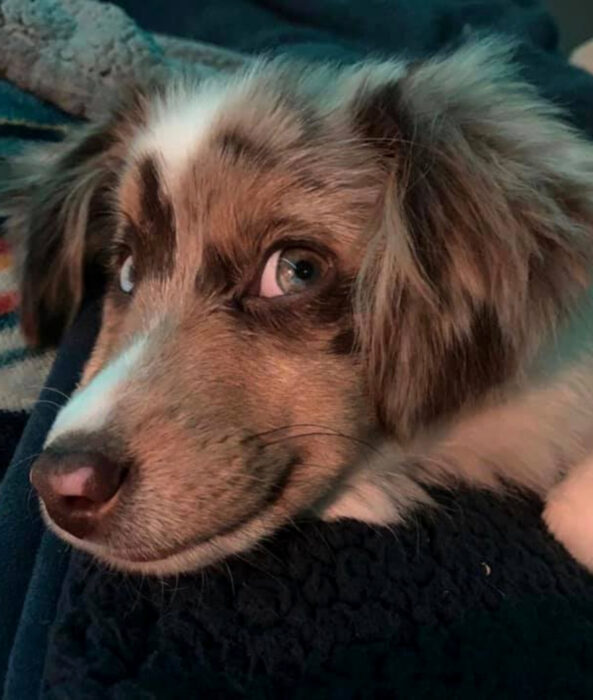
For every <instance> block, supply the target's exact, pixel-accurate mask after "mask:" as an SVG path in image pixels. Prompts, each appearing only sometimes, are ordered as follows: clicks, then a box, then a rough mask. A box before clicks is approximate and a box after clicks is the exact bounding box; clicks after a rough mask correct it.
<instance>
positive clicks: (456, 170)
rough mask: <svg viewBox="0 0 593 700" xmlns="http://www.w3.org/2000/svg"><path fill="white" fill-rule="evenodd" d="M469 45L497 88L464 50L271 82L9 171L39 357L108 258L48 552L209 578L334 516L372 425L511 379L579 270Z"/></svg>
mask: <svg viewBox="0 0 593 700" xmlns="http://www.w3.org/2000/svg"><path fill="white" fill-rule="evenodd" d="M472 51H474V54H472ZM467 53H469V54H470V55H473V57H474V59H475V61H476V70H478V72H479V71H480V70H482V71H483V75H482V77H481V80H485V81H492V84H493V86H494V87H493V90H494V92H495V93H496V89H494V88H497V90H498V91H499V92H498V97H496V98H495V99H490V97H489V92H488V90H486V91H482V92H483V94H481V96H480V95H477V96H476V95H474V98H471V97H470V95H469V93H468V92H466V87H467V86H465V85H462V84H461V83H460V82H459V80H458V77H459V76H456V74H455V71H457V72H459V70H460V66H461V67H462V66H463V60H465V61H467V60H468V57H467V55H465V58H463V54H461V59H463V60H461V59H460V58H459V57H457V59H451V58H447V59H442V60H441V62H440V63H438V62H435V63H433V64H427V67H426V68H425V69H424V73H423V72H422V71H423V69H422V68H413V69H411V68H409V67H406V66H404V65H399V64H398V65H385V64H383V65H379V66H374V67H373V66H371V67H362V68H357V69H353V70H350V71H346V72H344V73H335V72H331V71H326V70H323V69H319V70H314V71H303V70H302V69H299V70H296V69H290V68H289V67H287V66H282V65H281V66H278V65H272V66H258V67H257V68H256V69H254V70H252V71H250V72H248V73H246V74H245V75H242V76H239V77H235V78H232V79H227V80H224V81H221V82H220V83H213V84H211V83H207V84H206V85H202V86H198V87H194V88H188V87H178V88H174V87H173V88H168V89H167V90H165V91H162V92H160V93H158V94H155V95H153V96H139V97H137V98H136V101H135V103H134V104H129V105H128V106H126V107H125V108H124V109H123V110H122V111H120V112H119V113H117V114H115V116H114V117H113V118H112V119H111V120H109V122H108V123H107V124H106V125H103V126H100V127H97V128H94V129H92V130H91V131H90V133H87V134H85V135H82V136H79V137H78V138H77V140H76V141H75V142H73V143H71V144H67V145H65V146H62V147H61V148H60V149H59V150H58V151H57V152H56V153H55V154H54V155H53V156H51V157H49V158H48V161H47V165H46V172H44V173H43V174H41V175H38V174H35V175H33V176H31V175H28V176H25V177H24V178H23V179H22V180H21V181H20V182H19V183H18V186H17V187H15V188H14V190H13V193H12V197H13V203H12V207H13V211H12V215H11V218H10V219H9V228H10V229H11V230H12V232H13V234H14V235H17V234H19V235H22V232H23V230H25V231H26V232H27V234H28V236H27V244H26V246H25V256H24V264H23V283H22V291H23V324H24V328H25V330H26V332H27V334H28V335H29V337H30V339H31V340H32V341H33V342H43V341H45V340H46V339H51V338H55V337H56V336H57V335H59V333H60V332H61V330H62V328H63V326H64V325H65V323H67V322H68V321H69V320H70V319H71V318H72V315H73V313H74V311H75V310H76V307H77V306H78V303H79V301H80V299H81V296H82V293H83V291H82V289H83V284H84V282H85V280H87V281H88V277H89V275H92V274H94V270H93V265H95V264H96V262H97V261H101V262H102V264H103V267H104V269H105V278H106V293H105V301H104V310H103V321H102V327H101V331H100V334H99V338H98V341H97V344H96V347H95V350H94V352H93V354H92V357H91V359H90V361H89V363H88V365H87V367H86V370H85V373H84V376H83V379H82V382H81V385H80V388H79V389H78V391H77V392H76V393H75V394H74V396H73V397H72V399H71V400H70V402H69V403H68V404H67V405H66V406H65V407H64V408H63V409H62V411H61V412H60V413H59V415H58V417H57V420H56V422H55V424H54V426H53V428H52V430H51V432H50V434H49V436H48V439H47V442H46V451H45V453H44V455H42V457H41V458H40V459H39V461H38V462H37V464H36V466H35V467H34V469H33V482H34V484H35V486H36V487H37V489H38V491H39V492H40V494H41V496H42V500H43V503H44V513H45V516H46V519H47V521H48V523H49V524H50V526H51V527H53V528H54V529H55V530H56V531H57V532H58V533H59V534H60V535H61V536H63V537H64V538H65V539H67V540H69V541H70V542H72V543H73V544H75V545H77V546H79V547H81V548H83V549H86V550H88V551H90V552H92V553H94V554H95V555H97V556H99V557H100V558H102V559H104V560H106V561H108V562H110V563H112V564H114V565H116V566H119V567H120V568H124V569H129V570H139V571H145V572H156V573H168V572H174V571H179V570H183V569H188V568H193V567H195V566H199V565H203V564H205V563H208V562H210V561H213V560H215V559H217V558H220V557H221V556H225V555H227V554H229V553H232V552H236V551H240V550H243V549H245V548H247V547H249V546H251V545H252V544H254V543H255V542H256V541H257V540H259V539H260V538H261V537H263V536H264V535H266V534H268V533H270V532H272V531H273V530H274V529H276V528H278V527H279V526H281V525H282V524H284V523H287V522H289V521H291V520H292V519H293V518H295V517H297V516H299V515H301V514H303V513H304V512H307V511H312V510H313V511H316V512H321V511H322V510H323V508H324V507H325V506H326V505H327V504H328V503H330V504H331V503H334V502H335V501H336V499H339V497H340V489H341V487H342V486H343V484H344V482H345V481H347V479H348V477H349V475H350V473H351V470H353V469H354V470H355V469H359V468H361V465H364V462H365V459H366V457H367V456H368V454H367V451H366V445H368V444H369V443H371V442H372V441H374V440H375V439H376V438H377V437H378V436H390V437H397V438H399V439H401V440H405V439H407V438H409V437H410V436H412V435H414V434H415V433H416V432H417V431H419V430H423V429H426V427H427V426H430V425H433V424H434V423H436V422H442V421H443V420H448V419H450V418H451V416H454V415H456V414H457V412H458V411H460V410H462V409H464V408H467V407H468V406H471V405H473V404H474V403H475V402H477V401H480V400H481V399H483V398H484V397H485V396H487V395H488V394H489V392H491V391H492V390H495V389H497V388H498V387H500V386H501V385H502V384H504V383H505V382H507V381H508V380H511V379H513V377H514V376H515V375H516V373H517V372H518V371H519V370H520V368H521V365H522V360H523V357H524V356H525V355H526V354H528V352H529V350H530V348H531V345H532V339H533V338H534V337H536V336H538V335H539V334H541V332H543V330H542V329H543V328H544V327H545V326H546V324H547V323H548V322H549V321H550V319H552V318H554V317H555V315H556V314H557V313H558V312H559V309H560V308H561V307H562V305H563V304H564V303H565V302H566V300H567V298H570V297H571V295H572V294H573V293H576V291H575V290H576V287H577V286H578V284H577V280H578V278H579V274H580V273H581V272H582V269H581V267H580V259H579V254H578V253H575V252H574V251H573V250H567V249H566V247H565V246H564V245H563V241H562V238H561V236H559V235H557V234H558V232H557V231H553V232H552V230H551V226H548V224H549V222H546V220H545V216H543V215H542V212H544V213H547V212H546V211H545V208H546V207H550V206H552V205H551V203H550V201H548V200H547V199H545V198H544V197H543V195H542V196H541V197H539V195H538V196H535V194H534V192H533V191H528V188H525V187H523V186H522V185H523V184H524V179H525V178H527V179H529V178H531V179H530V180H529V182H530V185H533V183H534V182H535V181H536V180H538V179H541V181H542V183H543V182H544V181H546V182H547V185H546V186H548V187H552V184H550V183H549V177H548V174H547V172H548V171H546V170H545V167H544V166H545V163H544V160H545V159H544V156H543V155H542V154H538V153H537V144H533V143H529V144H523V145H521V144H520V141H519V138H518V135H519V132H521V130H522V129H524V128H525V125H526V121H527V120H528V117H529V115H528V112H529V109H530V108H531V107H532V103H531V101H530V100H529V99H527V98H525V100H523V101H522V100H521V99H520V97H519V96H518V95H517V94H516V90H517V88H516V87H515V88H513V87H509V86H508V85H507V86H506V87H505V85H506V83H505V76H503V75H499V73H498V72H497V71H498V69H495V68H494V67H493V66H492V65H491V64H490V61H491V59H489V58H488V51H484V49H481V48H477V49H472V50H466V54H467ZM439 70H440V73H439ZM447 76H448V77H449V78H451V77H454V79H455V80H454V82H455V85H446V84H443V79H444V78H445V77H447ZM474 87H475V86H474ZM469 89H470V88H467V90H469ZM451 91H452V92H451ZM505 91H506V92H505ZM501 95H502V96H503V97H504V96H505V95H506V97H508V98H509V99H511V98H512V100H514V103H513V104H511V105H510V106H508V108H509V109H510V110H511V112H512V117H513V119H514V125H513V126H512V128H511V126H509V125H508V124H507V125H506V126H505V124H501V125H495V124H494V122H493V117H494V116H496V110H497V109H500V103H499V98H500V96H501ZM452 96H453V97H455V99H452ZM478 98H480V99H482V103H479V99H478ZM472 99H477V100H478V103H479V104H477V105H474V104H473V102H472ZM427 100H428V102H427ZM484 101H485V102H484ZM429 103H430V104H429ZM429 108H430V109H431V110H434V112H435V114H438V115H440V117H441V119H443V123H442V124H441V126H440V129H441V130H440V131H439V127H438V126H437V124H438V120H436V121H435V120H434V119H433V118H432V117H430V118H429V116H430V115H429V113H428V112H427V109H429ZM486 108H487V109H488V110H490V111H489V112H487V113H482V114H478V112H477V110H478V109H479V110H482V111H484V110H485V109H486ZM445 121H446V123H445ZM429 124H432V129H433V130H432V131H430V130H428V125H429ZM544 126H545V127H546V128H548V129H555V130H556V132H557V133H556V132H554V135H556V136H559V137H564V131H563V127H561V126H559V125H557V124H556V123H555V122H553V121H551V120H549V119H547V118H544V117H543V116H542V123H541V124H540V125H539V127H540V129H541V130H542V132H543V131H544V129H543V127H544ZM418 129H420V132H419V131H418ZM487 129H490V131H487V133H484V130H487ZM422 130H424V131H422ZM515 131H517V133H515ZM548 135H549V134H548ZM540 136H541V134H540ZM517 149H519V150H517ZM501 158H506V159H507V160H508V162H507V163H506V165H505V167H506V170H505V171H504V172H502V171H500V172H497V171H496V168H497V167H498V165H499V163H500V160H501ZM489 168H490V170H488V169H489ZM548 169H549V164H548ZM27 178H28V179H27ZM521 178H523V180H521ZM546 178H547V179H546ZM570 184H571V185H572V184H574V183H573V182H572V183H570ZM565 186H568V185H567V182H564V181H562V178H561V177H560V176H558V178H557V184H556V185H554V187H557V188H558V189H559V190H562V189H563V188H564V187H565ZM19 188H20V189H19ZM521 205H524V206H523V207H521ZM552 233H553V234H554V235H552ZM505 237H506V239H505ZM542 241H543V242H545V245H544V244H542ZM50 259H51V261H52V262H51V265H52V267H53V272H50V274H49V275H48V269H47V268H48V264H50V263H49V262H48V261H49V260H50ZM540 269H541V270H544V272H542V273H541V276H540V277H541V278H540V277H538V275H537V274H536V275H535V276H534V271H535V272H536V273H537V271H539V270H540ZM569 279H570V280H573V282H574V283H572V282H569V281H568V280H569ZM367 496H368V494H367ZM377 508H380V506H379V505H377ZM354 511H356V512H357V513H360V512H363V511H364V512H365V513H368V512H369V508H368V503H367V504H365V507H364V508H362V509H360V508H358V509H357V508H354ZM346 514H347V513H346ZM365 517H367V519H370V520H376V521H379V522H380V521H381V520H382V519H384V518H383V517H382V516H381V514H379V513H377V514H376V517H374V516H373V514H372V513H371V514H370V515H368V516H365Z"/></svg>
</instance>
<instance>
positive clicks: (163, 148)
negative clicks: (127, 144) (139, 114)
mask: <svg viewBox="0 0 593 700" xmlns="http://www.w3.org/2000/svg"><path fill="white" fill-rule="evenodd" d="M227 99H228V93H227V90H226V89H225V86H224V85H220V84H216V83H214V84H206V85H204V86H203V87H201V88H195V89H193V90H192V89H191V88H184V87H180V86H177V87H173V88H171V89H170V90H169V91H168V93H166V94H165V95H164V96H162V97H159V98H157V99H156V100H155V102H154V103H153V104H152V106H151V109H150V112H149V117H148V123H147V125H146V127H145V128H144V129H143V130H142V131H141V133H140V134H139V136H138V138H137V139H136V141H135V143H134V144H133V147H132V150H133V152H134V153H135V154H136V156H137V157H141V156H154V155H157V156H158V157H159V159H160V160H161V162H163V164H164V166H165V170H166V171H167V172H168V173H170V172H175V171H178V170H181V169H183V167H184V166H185V165H186V163H187V161H188V160H189V159H190V158H191V156H192V155H194V153H195V151H196V149H197V148H198V147H199V146H200V144H202V143H204V141H205V140H206V139H207V138H208V136H209V135H210V133H211V131H212V129H213V127H214V126H215V124H216V121H217V117H218V115H220V114H221V112H222V111H223V107H224V105H225V102H226V101H227Z"/></svg>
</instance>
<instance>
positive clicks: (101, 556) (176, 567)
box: [41, 504, 280, 576]
mask: <svg viewBox="0 0 593 700" xmlns="http://www.w3.org/2000/svg"><path fill="white" fill-rule="evenodd" d="M41 513H42V517H43V520H44V522H45V524H46V525H47V527H48V528H49V529H50V530H51V531H52V532H54V533H55V534H56V535H57V536H58V537H59V538H60V539H62V540H64V541H65V542H67V543H68V544H70V545H72V547H74V548H75V549H78V550H80V551H83V552H86V553H87V554H90V555H91V556H92V557H94V558H95V559H97V560H98V561H100V562H101V563H102V564H105V565H107V566H108V567H109V568H112V569H116V570H118V571H122V572H125V573H132V574H148V575H152V576H169V575H170V576H173V575H175V574H181V573H189V572H192V571H197V570H199V569H202V568H204V567H205V566H209V565H212V564H216V563H217V562H219V561H221V560H223V559H226V558H227V557H229V556H232V555H234V554H239V553H241V552H245V551H247V550H249V549H251V548H252V547H253V546H254V545H255V544H257V542H258V541H260V540H261V539H262V538H264V537H266V536H268V535H270V534H271V533H272V532H274V531H275V530H277V529H278V527H279V525H280V523H278V521H277V517H274V513H273V509H272V508H270V509H268V510H267V511H264V512H263V513H260V514H258V515H257V516H256V517H254V518H252V519H251V520H249V521H248V522H246V523H244V524H243V525H242V526H241V527H239V528H237V529H234V530H232V531H230V532H226V533H225V534H222V535H216V536H214V537H212V538H210V539H209V540H206V541H200V542H199V544H194V545H191V544H190V545H188V546H187V547H185V548H183V549H176V550H175V551H174V552H172V553H170V554H163V555H160V556H157V557H155V558H149V557H147V556H144V555H143V554H141V553H139V552H134V551H133V550H129V551H125V552H124V551H120V550H116V549H113V548H110V547H108V546H106V545H103V544H101V543H98V542H91V541H89V540H85V539H81V538H78V537H75V536H74V535H72V534H70V533H69V532H67V531H66V530H64V529H62V528H61V527H60V526H59V525H57V524H56V523H55V522H54V521H53V520H52V519H51V517H50V516H49V514H48V513H47V510H46V508H45V506H44V505H43V504H41Z"/></svg>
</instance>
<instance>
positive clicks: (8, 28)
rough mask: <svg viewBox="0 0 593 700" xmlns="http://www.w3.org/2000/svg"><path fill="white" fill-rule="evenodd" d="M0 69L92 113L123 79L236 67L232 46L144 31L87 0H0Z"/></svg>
mask: <svg viewBox="0 0 593 700" xmlns="http://www.w3.org/2000/svg"><path fill="white" fill-rule="evenodd" d="M0 20H1V21H0V74H1V75H3V76H5V77H6V78H7V79H8V80H10V81H11V82H12V83H14V84H15V85H18V86H19V87H21V88H23V89H24V90H27V91H29V92H32V93H34V94H35V95H37V96H38V97H41V98H42V99H46V100H49V101H51V102H52V103H53V104H55V105H57V106H58V107H61V108H62V109H63V110H65V111H67V112H69V113H71V114H74V115H77V116H86V117H94V116H97V115H99V114H101V112H102V110H104V109H105V103H106V100H105V96H106V95H109V94H112V93H113V92H114V91H115V90H116V89H117V87H118V86H120V85H121V84H122V83H124V82H125V83H129V82H134V81H141V80H144V79H147V78H149V77H150V76H159V75H167V74H168V73H169V72H176V71H179V70H181V69H183V70H184V71H188V70H191V71H193V72H195V73H196V75H197V76H202V75H206V74H207V73H208V72H209V71H211V70H220V69H229V68H235V67H237V66H238V65H240V64H241V62H242V60H243V59H242V58H241V57H240V56H239V55H238V54H235V53H233V52H231V51H225V50H223V49H217V48H215V47H211V46H206V45H201V44H198V43H194V42H187V41H183V40H178V39H172V38H170V37H163V36H156V35H152V34H149V33H147V32H145V31H142V30H141V29H140V28H139V27H138V26H137V25H136V24H135V23H134V22H133V20H131V19H130V18H129V17H128V16H127V15H126V14H125V12H123V11H122V10H121V9H119V8H118V7H116V6H115V5H112V4H110V3H99V2H93V1H92V0H37V2H23V0H2V2H1V3H0Z"/></svg>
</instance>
